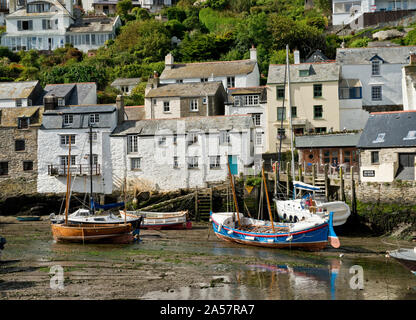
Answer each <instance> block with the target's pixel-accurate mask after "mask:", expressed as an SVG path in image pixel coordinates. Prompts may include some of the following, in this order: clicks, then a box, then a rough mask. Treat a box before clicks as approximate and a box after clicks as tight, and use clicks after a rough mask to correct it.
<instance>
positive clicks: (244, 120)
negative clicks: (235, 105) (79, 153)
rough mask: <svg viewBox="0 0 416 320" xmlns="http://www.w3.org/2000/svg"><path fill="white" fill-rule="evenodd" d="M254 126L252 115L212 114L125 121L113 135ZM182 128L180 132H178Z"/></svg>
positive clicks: (236, 128) (237, 128)
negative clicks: (209, 115) (207, 115)
mask: <svg viewBox="0 0 416 320" xmlns="http://www.w3.org/2000/svg"><path fill="white" fill-rule="evenodd" d="M178 123H184V125H182V124H181V125H178ZM252 126H253V119H252V118H251V116H250V115H232V116H211V117H184V118H174V119H145V120H139V121H124V123H123V124H121V125H119V126H117V127H116V128H115V129H114V131H113V133H112V134H111V136H125V135H128V134H137V135H142V136H152V135H155V134H157V133H159V134H163V132H170V133H185V132H189V131H197V132H198V131H202V132H207V133H208V132H210V131H211V132H212V131H214V132H215V131H218V130H232V131H237V132H242V131H246V130H248V129H250V128H251V127H252ZM178 129H180V132H178Z"/></svg>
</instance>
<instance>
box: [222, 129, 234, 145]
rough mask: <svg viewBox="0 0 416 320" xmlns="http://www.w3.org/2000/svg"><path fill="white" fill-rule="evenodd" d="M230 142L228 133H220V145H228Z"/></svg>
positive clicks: (226, 131)
mask: <svg viewBox="0 0 416 320" xmlns="http://www.w3.org/2000/svg"><path fill="white" fill-rule="evenodd" d="M230 142H231V137H230V131H228V130H223V131H220V144H229V143H230Z"/></svg>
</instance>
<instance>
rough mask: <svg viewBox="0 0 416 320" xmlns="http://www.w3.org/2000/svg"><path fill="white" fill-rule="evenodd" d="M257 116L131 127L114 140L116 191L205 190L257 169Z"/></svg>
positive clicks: (127, 125)
mask: <svg viewBox="0 0 416 320" xmlns="http://www.w3.org/2000/svg"><path fill="white" fill-rule="evenodd" d="M253 139H254V126H253V121H252V118H251V116H248V115H237V116H212V117H192V118H189V117H186V118H178V119H163V120H161V119H159V120H153V119H152V120H151V119H148V120H140V121H125V122H124V123H123V124H122V125H120V126H118V127H117V128H116V129H115V131H114V132H113V133H112V134H111V139H110V143H111V161H112V169H113V183H114V189H116V188H119V187H120V185H121V183H122V182H123V181H124V177H127V180H128V182H129V183H132V184H136V185H147V186H148V187H150V188H152V189H155V190H163V191H168V190H175V189H182V188H195V187H198V188H202V187H207V185H208V184H209V183H216V182H222V181H225V180H226V179H227V174H228V171H227V170H228V169H227V159H229V161H230V167H231V171H232V173H233V174H240V173H243V172H245V170H246V169H247V168H251V167H252V166H253V163H254V159H255V152H254V144H253Z"/></svg>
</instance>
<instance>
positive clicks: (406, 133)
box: [358, 111, 416, 182]
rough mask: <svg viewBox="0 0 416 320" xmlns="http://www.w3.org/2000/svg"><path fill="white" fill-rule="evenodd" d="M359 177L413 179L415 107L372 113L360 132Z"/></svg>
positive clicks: (415, 150)
mask: <svg viewBox="0 0 416 320" xmlns="http://www.w3.org/2000/svg"><path fill="white" fill-rule="evenodd" d="M358 148H359V149H361V155H360V160H361V168H360V170H361V173H360V176H361V180H362V181H373V182H391V181H393V180H415V177H416V176H415V169H416V166H415V156H416V111H398V112H378V113H372V114H371V115H370V117H369V118H368V121H367V124H366V126H365V128H364V131H363V133H362V134H361V137H360V140H359V143H358Z"/></svg>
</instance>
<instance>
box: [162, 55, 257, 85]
mask: <svg viewBox="0 0 416 320" xmlns="http://www.w3.org/2000/svg"><path fill="white" fill-rule="evenodd" d="M256 64H257V61H256V60H235V61H214V62H197V63H181V64H179V63H177V64H174V65H173V67H172V69H167V68H165V69H164V70H163V72H162V74H161V75H160V79H161V80H166V79H188V78H194V79H195V78H210V77H211V76H214V77H223V76H235V75H240V74H249V73H251V72H253V71H254V67H255V66H256Z"/></svg>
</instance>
